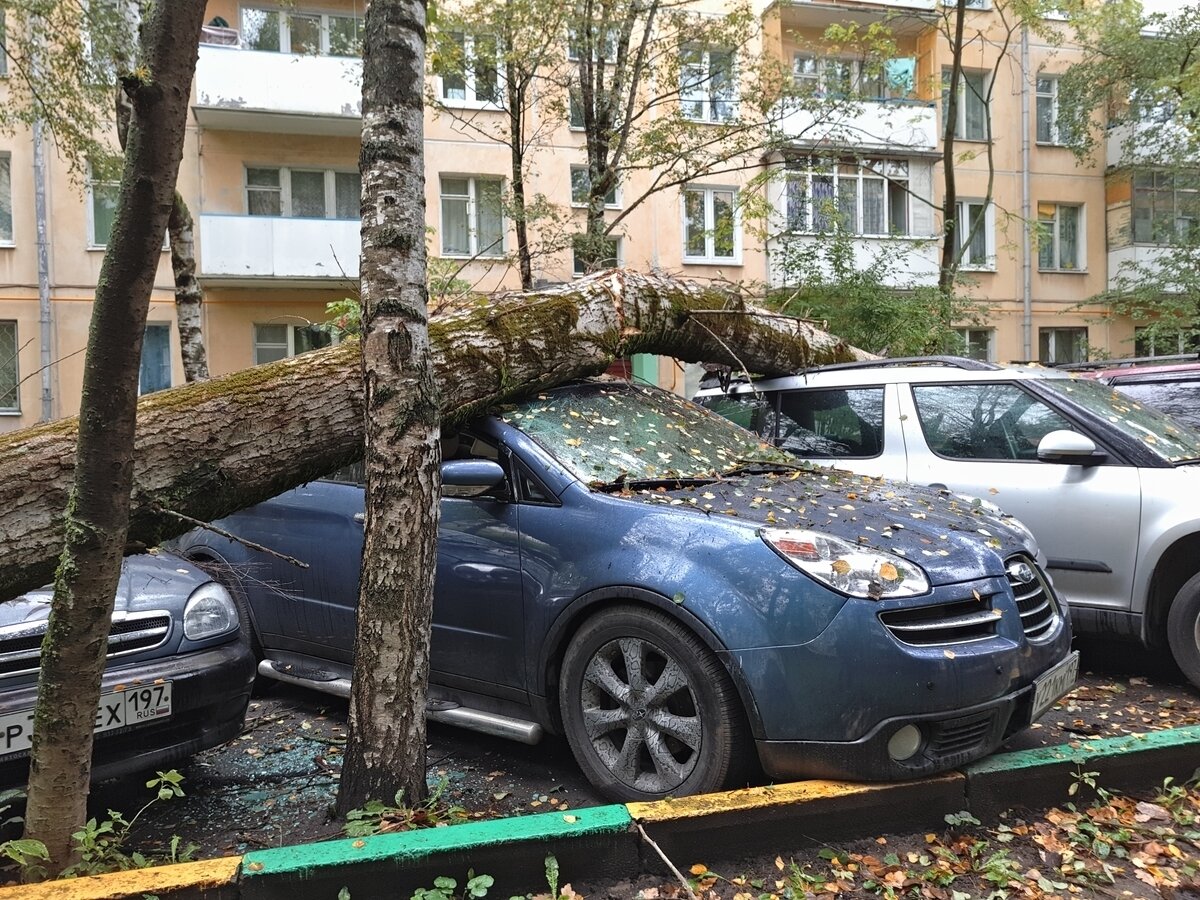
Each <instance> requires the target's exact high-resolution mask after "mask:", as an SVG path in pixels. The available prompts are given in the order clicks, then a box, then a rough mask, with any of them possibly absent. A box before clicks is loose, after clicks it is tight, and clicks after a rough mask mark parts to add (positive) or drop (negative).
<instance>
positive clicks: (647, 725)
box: [559, 606, 751, 802]
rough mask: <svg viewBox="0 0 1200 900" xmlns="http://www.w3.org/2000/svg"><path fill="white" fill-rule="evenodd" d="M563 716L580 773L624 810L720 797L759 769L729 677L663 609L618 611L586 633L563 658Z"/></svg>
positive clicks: (590, 624)
mask: <svg viewBox="0 0 1200 900" xmlns="http://www.w3.org/2000/svg"><path fill="white" fill-rule="evenodd" d="M639 673H640V674H639ZM559 708H560V710H561V712H562V720H563V728H564V731H565V732H566V737H567V741H568V743H569V744H570V745H571V751H572V752H573V753H574V755H575V759H576V761H577V762H578V763H579V766H580V768H581V769H583V772H584V774H585V775H586V776H587V777H588V780H590V781H591V782H592V784H594V785H595V786H596V787H597V788H598V789H599V790H600V791H601V793H603V794H604V795H605V796H606V797H608V798H610V799H612V800H615V801H622V802H623V801H631V800H632V801H640V800H660V799H662V798H664V797H668V796H675V797H681V796H686V795H688V794H699V793H705V792H708V791H715V790H720V789H721V788H724V787H726V786H728V784H729V782H730V781H731V780H732V779H734V778H737V777H739V776H742V775H743V774H744V773H745V772H746V771H748V770H749V767H750V754H751V751H750V746H749V739H748V734H749V729H748V728H747V726H746V719H745V715H744V713H743V711H742V706H741V702H740V700H739V698H738V695H737V691H736V690H735V688H734V686H733V684H732V682H731V681H730V679H729V675H728V673H727V672H726V671H725V668H724V667H723V666H722V665H721V662H720V661H719V660H718V659H717V658H716V656H714V655H713V653H712V651H710V650H709V649H708V647H707V646H705V645H704V643H702V642H701V641H700V639H699V638H697V637H696V635H694V634H693V633H692V632H691V631H689V630H688V629H687V628H685V627H684V626H683V625H681V624H680V623H679V622H678V621H676V620H675V619H672V618H671V617H670V616H668V615H665V614H664V613H662V612H659V611H658V610H655V609H649V608H642V607H632V606H619V607H612V608H609V609H606V610H603V611H602V612H599V613H597V614H596V615H594V616H593V617H591V618H590V619H588V620H587V621H586V622H584V623H583V625H582V626H581V627H580V629H579V631H577V632H576V633H575V635H574V637H572V639H571V642H570V644H569V645H568V647H567V651H566V655H565V656H564V658H563V665H562V673H561V678H560V681H559Z"/></svg>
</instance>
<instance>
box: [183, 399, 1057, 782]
mask: <svg viewBox="0 0 1200 900" xmlns="http://www.w3.org/2000/svg"><path fill="white" fill-rule="evenodd" d="M443 458H444V461H443V463H442V479H443V485H444V486H443V500H442V504H441V524H440V529H439V533H438V568H437V583H436V590H435V596H434V609H433V640H432V651H431V654H432V658H431V671H430V684H429V707H428V715H429V717H430V718H431V719H433V720H438V721H446V722H452V723H455V724H459V725H464V726H466V727H470V728H476V729H479V730H482V731H487V732H490V733H494V734H502V735H505V736H508V737H512V738H516V739H518V740H523V741H527V742H530V743H532V742H535V741H537V740H538V739H539V738H540V737H541V735H542V733H543V732H544V731H550V732H556V733H562V734H565V735H566V738H567V740H568V742H569V743H570V745H571V748H572V750H573V751H574V754H575V756H576V758H577V760H578V762H579V765H580V766H581V768H582V769H583V771H584V773H585V774H586V775H587V776H588V777H589V779H590V780H591V781H592V782H593V783H594V784H595V785H596V786H597V787H598V788H599V789H600V790H601V791H602V792H604V793H605V794H606V795H607V796H609V797H612V798H614V799H619V800H645V799H653V798H661V797H665V796H667V795H675V796H681V795H684V794H691V793H698V792H702V791H709V790H716V789H719V788H722V787H724V786H728V785H730V784H734V783H742V784H744V783H745V782H746V780H747V778H749V777H753V772H754V769H755V766H756V765H761V768H762V769H763V770H765V772H766V774H767V775H768V776H769V777H771V778H773V779H777V780H781V779H791V778H800V777H846V778H855V779H893V778H911V777H914V776H919V775H925V774H929V773H932V772H937V771H940V770H944V769H947V768H950V767H953V766H957V765H960V764H962V763H965V762H968V761H970V760H973V759H977V758H978V757H981V756H983V755H985V754H987V753H989V752H991V751H992V750H994V749H995V748H996V747H997V746H998V745H999V744H1000V743H1001V742H1002V741H1003V740H1004V739H1005V737H1006V736H1008V735H1010V734H1012V733H1013V732H1015V731H1018V730H1020V729H1022V728H1024V727H1026V726H1027V725H1028V724H1029V723H1030V722H1031V721H1032V720H1033V719H1035V718H1036V717H1037V716H1038V715H1039V714H1040V713H1041V712H1042V711H1044V710H1045V709H1046V708H1047V707H1048V706H1049V705H1051V704H1052V703H1053V702H1054V701H1055V700H1056V699H1058V697H1059V696H1061V695H1062V694H1063V693H1064V692H1065V691H1066V690H1068V689H1069V688H1070V687H1071V685H1072V684H1073V682H1074V680H1075V673H1076V668H1077V659H1076V657H1075V656H1074V655H1073V654H1071V652H1070V649H1069V645H1070V627H1069V622H1068V619H1067V613H1066V609H1065V607H1064V606H1063V605H1062V604H1060V603H1059V602H1058V600H1057V598H1056V597H1055V595H1054V591H1053V589H1052V587H1051V585H1050V583H1049V581H1048V580H1047V579H1046V577H1045V576H1044V574H1043V572H1042V570H1041V567H1040V566H1039V564H1038V549H1037V547H1036V545H1035V544H1034V542H1033V539H1032V538H1031V537H1030V535H1029V533H1028V531H1026V530H1025V529H1024V528H1023V527H1021V526H1020V525H1019V524H1017V523H1016V522H1015V521H1014V520H1012V519H1010V518H1005V517H1001V516H1000V515H999V514H997V513H996V512H993V511H992V510H991V509H989V508H988V507H987V505H981V504H976V505H973V504H972V503H971V502H969V501H964V500H959V499H956V498H955V497H953V496H951V495H950V494H948V493H946V492H939V491H935V490H930V489H926V488H917V487H912V486H904V485H899V484H895V483H890V482H885V481H881V480H878V479H873V478H864V477H861V476H856V475H850V474H848V473H844V472H833V471H829V470H823V471H814V470H810V469H808V468H806V467H804V466H802V465H797V464H796V463H795V461H794V460H793V459H791V458H790V457H786V456H784V455H783V454H781V453H780V452H779V451H776V450H774V449H772V448H769V447H767V446H765V445H763V444H762V443H760V442H759V440H758V439H757V437H756V436H754V435H753V434H751V433H750V432H748V431H745V430H743V429H742V428H740V427H738V426H736V425H734V424H733V423H731V422H729V421H727V420H725V419H722V418H720V417H718V416H716V415H714V414H712V413H709V412H708V411H706V410H703V409H701V408H699V407H697V406H694V405H692V404H690V403H688V402H686V401H684V400H682V399H680V398H679V397H676V396H674V395H671V394H667V393H664V392H662V391H657V390H652V389H647V388H642V387H637V386H632V385H629V384H626V383H623V382H614V381H605V380H600V381H589V382H584V383H579V384H574V385H570V386H567V387H563V388H559V389H557V390H552V391H546V392H544V393H542V394H539V395H537V396H535V397H533V398H532V399H530V400H528V401H526V402H523V403H520V404H517V405H515V406H511V407H507V408H504V409H502V410H500V411H498V412H497V413H496V414H495V415H488V416H483V417H480V418H478V419H475V420H473V421H471V422H469V423H468V424H467V425H466V426H464V427H462V428H460V429H458V430H456V431H454V432H453V433H449V434H447V435H446V436H445V439H444V440H443ZM362 523H363V487H362V484H361V483H360V479H359V477H358V476H357V474H356V473H355V472H354V471H346V472H342V473H339V474H338V475H337V476H334V477H332V478H330V479H327V480H322V481H318V482H315V483H312V484H309V485H306V486H304V487H301V488H297V489H295V490H293V491H289V492H288V493H285V494H283V495H281V496H279V497H277V498H275V499H273V500H271V501H269V502H267V503H263V504H260V505H258V506H256V507H253V508H251V509H248V510H245V511H243V512H240V513H238V514H236V515H234V516H231V517H229V518H228V519H225V520H224V521H222V522H221V523H220V525H221V527H222V528H224V529H226V530H228V531H230V532H232V533H234V534H237V535H239V536H240V537H243V538H246V539H249V540H251V541H254V542H257V543H259V544H262V545H265V546H267V547H270V548H271V549H273V550H276V551H279V552H281V553H282V554H286V555H287V556H292V557H295V558H297V559H300V560H303V561H305V562H307V563H309V564H310V567H309V568H307V569H300V568H297V567H295V566H293V565H291V564H289V563H288V562H287V561H285V560H284V559H282V558H280V557H275V556H269V555H266V554H262V553H259V552H255V551H253V550H250V549H247V548H246V547H245V546H244V545H242V544H239V543H234V542H231V541H229V540H226V539H224V538H222V537H220V536H218V535H215V534H213V533H212V532H194V533H192V534H190V535H187V536H185V537H184V538H183V539H182V540H181V543H180V550H181V552H183V553H185V554H186V555H188V556H189V557H190V558H192V559H194V560H198V561H203V562H204V563H206V564H207V565H208V567H209V570H210V571H212V572H215V573H219V577H220V578H222V579H223V580H224V581H225V583H226V584H227V585H228V586H229V587H230V589H231V590H232V591H233V593H234V594H235V596H237V597H239V598H242V599H244V600H245V601H247V605H248V608H249V611H250V616H251V618H252V620H253V627H254V628H253V638H254V646H255V649H256V651H257V652H258V654H259V656H260V659H261V662H260V664H259V673H260V675H262V676H267V677H271V678H277V679H282V680H286V681H293V682H298V683H302V684H307V685H309V686H311V687H315V688H317V689H319V690H325V691H328V692H330V693H334V694H343V695H345V694H347V693H348V691H349V678H350V675H351V664H352V658H351V654H352V649H353V643H354V633H355V629H354V615H355V601H356V599H357V596H358V579H359V566H360V558H361V552H362V540H363V534H362V527H363V526H362ZM1014 591H1016V595H1014Z"/></svg>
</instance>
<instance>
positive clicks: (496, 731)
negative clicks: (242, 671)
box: [258, 659, 543, 744]
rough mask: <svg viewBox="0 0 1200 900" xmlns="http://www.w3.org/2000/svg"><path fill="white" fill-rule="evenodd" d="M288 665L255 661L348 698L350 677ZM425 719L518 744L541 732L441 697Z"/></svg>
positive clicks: (279, 675) (270, 671)
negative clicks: (323, 675)
mask: <svg viewBox="0 0 1200 900" xmlns="http://www.w3.org/2000/svg"><path fill="white" fill-rule="evenodd" d="M290 668H292V667H291V666H288V665H286V664H285V663H276V662H274V661H273V660H269V659H264V660H263V661H262V662H260V663H259V664H258V674H259V675H263V676H265V677H267V678H273V679H275V680H276V681H283V682H286V683H288V684H296V685H299V686H301V687H306V688H309V689H310V690H315V691H321V692H322V693H325V694H333V695H334V696H336V697H345V698H349V697H350V679H349V678H320V677H317V678H306V677H305V676H303V675H300V674H298V673H296V672H290V671H287V670H288V669H290ZM314 674H315V673H314ZM425 718H426V719H427V720H428V721H430V722H441V723H442V724H443V725H453V726H455V727H457V728H465V729H467V730H469V731H478V732H480V733H481V734H490V735H492V736H493V737H499V738H505V739H506V740H510V741H517V742H518V743H521V744H536V743H538V742H539V741H541V739H542V733H543V732H542V726H541V725H538V724H537V723H536V722H527V721H525V720H524V719H514V718H512V717H511V716H502V715H500V714H498V713H490V712H484V711H483V710H481V709H468V708H467V707H464V706H451V707H448V708H447V706H446V703H445V701H440V700H430V701H429V703H428V705H427V706H426V708H425Z"/></svg>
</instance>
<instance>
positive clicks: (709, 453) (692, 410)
mask: <svg viewBox="0 0 1200 900" xmlns="http://www.w3.org/2000/svg"><path fill="white" fill-rule="evenodd" d="M503 418H504V420H505V421H506V422H508V423H510V424H511V425H515V426H516V427H517V428H520V429H521V430H522V431H524V432H525V433H526V434H527V435H529V436H530V437H532V438H533V439H534V440H536V441H537V442H538V443H540V444H541V445H542V446H543V447H545V448H546V449H547V450H549V451H550V452H551V453H552V454H554V456H555V457H557V458H558V460H559V461H560V462H561V463H562V464H563V465H564V466H566V467H567V469H569V470H570V471H571V473H572V474H573V475H575V476H576V477H577V478H579V479H580V480H581V481H583V482H585V483H587V484H590V485H605V484H614V483H621V482H638V481H673V480H691V479H706V478H713V477H715V476H717V475H720V474H721V473H722V472H729V471H730V470H733V469H736V468H739V467H741V466H744V465H745V464H746V463H747V462H754V461H762V462H785V463H786V462H788V461H789V457H787V456H786V455H784V454H782V453H780V452H779V451H778V450H775V449H774V448H773V447H770V446H768V445H767V444H763V443H761V442H760V441H759V440H758V438H757V437H756V436H755V435H753V434H751V433H750V432H749V431H746V430H744V429H742V428H740V427H738V426H737V425H734V424H733V423H732V422H730V421H729V420H727V419H723V418H721V417H720V416H717V415H714V414H713V413H710V412H708V411H707V410H705V409H701V408H700V407H698V406H695V405H693V404H691V403H688V402H687V401H686V400H684V399H683V398H681V397H677V396H675V395H674V394H669V393H666V392H665V391H659V390H648V389H646V388H642V387H637V386H634V385H629V384H621V383H615V382H614V383H611V384H597V383H593V384H582V385H575V386H572V387H568V388H562V389H559V390H556V391H552V392H548V393H544V394H539V395H538V396H537V397H535V398H534V399H532V400H529V401H527V402H525V403H522V404H519V405H517V406H516V407H513V408H512V409H509V410H507V411H505V412H504V414H503ZM791 462H794V460H791Z"/></svg>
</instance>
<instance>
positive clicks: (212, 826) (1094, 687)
mask: <svg viewBox="0 0 1200 900" xmlns="http://www.w3.org/2000/svg"><path fill="white" fill-rule="evenodd" d="M1081 650H1082V651H1083V656H1082V669H1081V672H1082V674H1081V678H1080V682H1079V685H1078V687H1077V688H1076V689H1075V690H1074V691H1073V692H1072V693H1071V694H1069V695H1067V697H1065V698H1064V699H1063V700H1062V701H1060V702H1059V703H1058V704H1057V705H1056V706H1055V707H1053V708H1052V709H1051V710H1050V711H1049V712H1047V713H1046V715H1045V716H1043V717H1042V719H1041V721H1039V722H1037V723H1035V724H1034V726H1033V727H1032V728H1031V729H1029V730H1027V731H1025V732H1023V733H1021V734H1019V735H1017V736H1015V737H1014V738H1013V739H1012V740H1010V741H1009V742H1008V744H1007V745H1006V746H1005V748H1004V749H1007V750H1014V749H1027V748H1031V747H1040V746H1048V745H1058V744H1072V743H1076V744H1077V743H1078V742H1081V741H1085V740H1088V739H1092V738H1097V737H1117V736H1120V735H1126V734H1138V733H1143V732H1147V731H1155V730H1159V729H1163V728H1175V727H1181V726H1185V725H1195V724H1200V692H1197V691H1196V690H1195V689H1194V688H1192V687H1190V686H1189V685H1187V684H1186V682H1184V680H1183V678H1182V676H1181V675H1180V674H1179V673H1178V672H1177V671H1176V670H1174V668H1173V667H1172V666H1170V664H1169V663H1166V664H1164V662H1163V661H1162V657H1161V655H1158V656H1156V655H1154V654H1149V653H1144V652H1140V651H1138V650H1137V649H1136V648H1132V647H1130V646H1129V645H1127V644H1105V643H1086V644H1084V645H1082V646H1081ZM347 709H348V706H347V703H346V701H343V700H339V699H337V698H334V697H329V696H326V695H323V694H319V693H316V692H314V691H309V690H305V689H303V688H297V687H292V686H290V685H283V684H278V685H271V686H269V688H268V690H267V691H266V692H265V693H264V694H263V695H262V696H259V697H257V698H255V699H254V700H253V701H252V702H251V708H250V712H249V715H248V716H247V719H246V727H245V729H244V731H243V733H242V735H241V736H240V737H239V738H238V739H237V740H234V741H231V742H230V743H229V744H226V745H225V746H223V747H219V748H216V749H214V750H210V751H207V752H205V753H202V754H200V755H198V756H197V757H195V758H194V759H193V760H192V761H191V762H190V763H188V764H186V765H184V766H181V767H180V772H181V773H182V774H183V775H184V777H185V780H184V782H183V789H184V791H185V793H186V796H185V797H184V798H182V799H177V800H171V801H167V802H164V803H160V804H156V805H154V806H153V807H151V808H150V809H149V810H147V811H146V812H145V813H144V814H143V815H142V817H141V818H140V819H139V821H138V824H137V827H136V829H135V832H134V836H133V844H134V845H135V846H136V847H137V848H139V849H142V850H145V851H151V852H153V851H155V850H156V849H161V848H162V847H165V846H166V845H167V843H168V842H169V841H170V838H171V837H172V836H173V835H178V836H180V837H181V838H182V839H183V842H184V843H192V844H195V845H196V846H197V850H196V856H197V858H206V857H212V856H222V855H229V854H241V853H245V852H247V851H251V850H259V849H265V848H269V847H279V846H285V845H292V844H299V843H306V842H310V841H316V840H324V839H328V838H336V837H340V836H342V829H341V825H340V823H339V822H337V821H334V820H333V819H332V818H331V816H330V807H331V805H332V802H333V798H334V796H335V794H336V791H337V781H338V777H339V774H340V768H341V756H342V752H343V750H344V748H345V741H346V732H347V726H346V717H347ZM427 759H428V767H429V768H428V773H429V780H430V784H431V787H433V788H434V789H435V790H438V791H440V799H439V806H440V807H445V806H456V807H460V808H461V812H460V813H458V814H456V817H455V818H456V820H462V819H488V818H497V817H501V816H518V815H526V814H530V813H539V812H549V811H554V810H569V809H572V808H575V809H578V808H581V807H585V806H592V805H597V804H601V803H604V802H605V801H604V799H603V798H602V797H600V796H599V795H598V794H597V793H596V792H595V791H594V790H593V789H592V788H591V786H590V785H589V784H588V783H587V781H586V780H585V779H584V778H583V776H582V774H581V773H580V771H579V769H578V767H577V766H576V765H575V762H574V760H573V758H572V756H571V753H570V750H569V748H568V747H567V744H566V742H565V741H564V740H563V739H561V738H556V737H553V736H549V737H547V738H546V739H545V740H543V741H542V743H540V744H538V745H537V746H532V747H530V746H525V745H522V744H517V743H514V742H511V741H505V740H501V739H498V738H491V737H488V736H486V735H479V734H474V733H472V732H468V731H463V730H461V729H455V728H449V727H446V726H442V725H437V724H435V723H431V724H430V725H429V744H428V751H427ZM1147 787H1149V786H1147ZM148 795H149V792H148V791H147V790H146V789H145V787H144V779H125V780H123V781H119V782H113V783H110V784H107V785H101V786H98V787H97V788H96V789H94V791H93V807H94V809H95V812H96V814H97V815H101V816H103V815H104V813H105V810H106V809H108V808H112V809H117V810H119V811H121V812H123V813H125V814H126V815H129V814H131V813H132V812H133V811H135V810H136V809H137V807H139V806H141V802H144V801H140V799H139V798H141V797H147V798H148ZM381 799H386V800H389V801H390V800H392V798H381Z"/></svg>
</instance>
